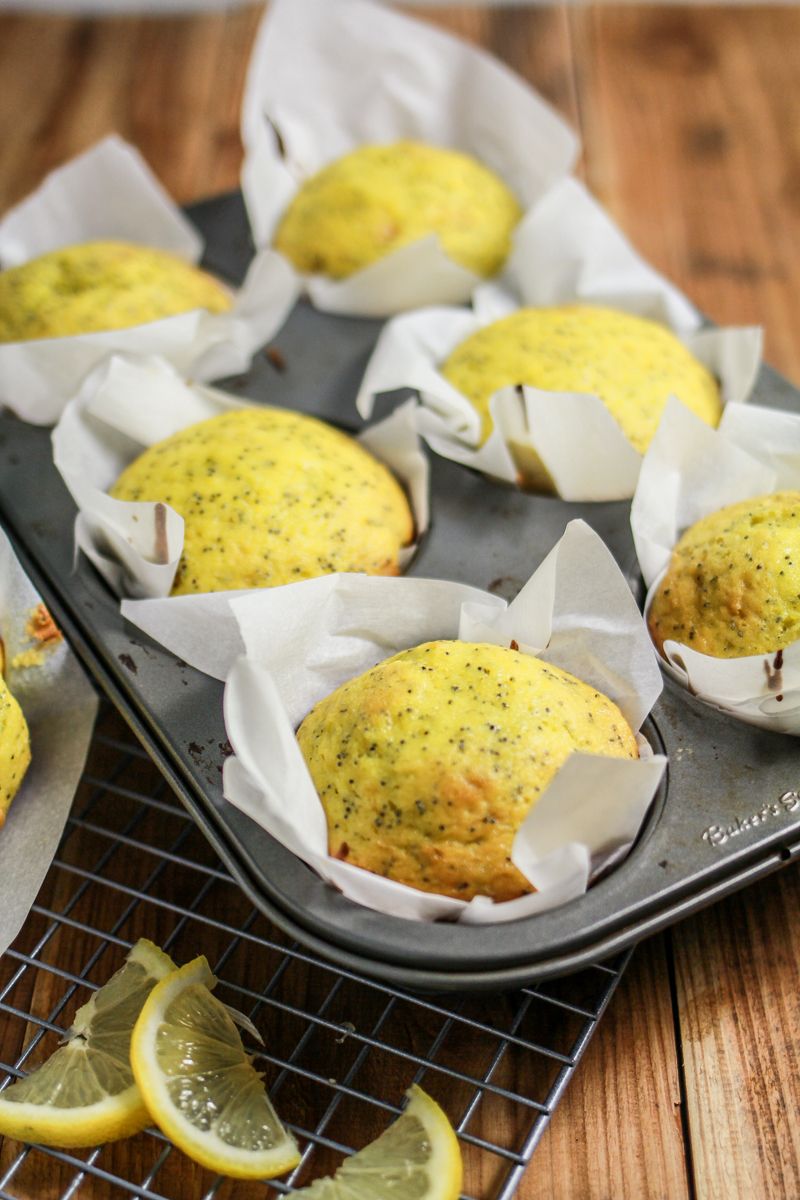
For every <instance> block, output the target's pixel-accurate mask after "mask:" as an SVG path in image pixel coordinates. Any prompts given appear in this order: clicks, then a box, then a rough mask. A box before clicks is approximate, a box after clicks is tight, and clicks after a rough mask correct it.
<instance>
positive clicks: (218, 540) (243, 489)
mask: <svg viewBox="0 0 800 1200" xmlns="http://www.w3.org/2000/svg"><path fill="white" fill-rule="evenodd" d="M111 495H112V496H114V497H116V498H117V499H118V500H150V501H164V502H165V503H167V504H169V505H171V506H172V507H173V508H174V509H175V511H176V512H178V513H179V514H180V516H182V517H183V520H184V544H183V553H182V555H181V560H180V564H179V566H178V570H177V573H176V576H175V582H174V584H173V588H172V594H173V595H174V596H179V595H185V594H187V593H190V592H216V591H224V590H227V589H229V588H256V587H276V586H278V585H279V584H284V583H296V582H297V581H298V580H300V579H310V578H312V577H313V576H316V575H328V574H330V573H332V572H334V571H363V572H365V573H367V574H369V575H397V574H398V573H399V569H400V568H399V558H398V556H399V552H400V549H401V547H403V546H406V545H408V544H409V542H410V541H411V540H412V537H413V532H414V523H413V518H412V515H411V511H410V509H409V506H408V501H407V500H406V497H405V493H404V492H403V489H402V488H401V487H400V484H399V483H398V482H397V480H396V479H395V478H394V476H393V475H392V474H391V472H390V471H389V470H388V469H387V468H386V467H385V466H383V464H382V463H380V462H378V461H377V459H375V458H373V457H372V455H371V454H369V453H368V452H367V451H366V450H364V449H363V448H362V447H361V446H359V444H358V443H357V442H356V441H354V440H353V439H352V438H350V437H347V436H346V435H345V434H343V433H340V432H339V431H338V430H336V429H332V428H331V427H330V426H329V425H325V424H324V423H323V422H322V421H317V420H316V419H315V418H313V417H307V416H303V415H301V414H299V413H293V412H288V411H286V410H285V409H277V408H242V409H234V410H232V411H231V412H226V413H222V414H220V415H219V416H216V417H211V418H210V419H209V420H207V421H200V422H199V423H198V424H196V425H191V426H188V427H187V428H186V429H182V430H180V431H179V432H178V433H175V434H173V435H172V437H169V438H166V439H165V440H164V441H163V442H158V443H157V444H156V445H154V446H151V447H150V448H149V449H148V450H145V452H144V453H143V454H141V455H140V456H139V458H137V459H136V460H135V461H134V462H132V463H131V464H130V466H129V467H127V469H126V470H125V471H123V473H122V475H120V477H119V479H118V480H117V482H116V483H115V484H114V486H113V488H112V489H111Z"/></svg>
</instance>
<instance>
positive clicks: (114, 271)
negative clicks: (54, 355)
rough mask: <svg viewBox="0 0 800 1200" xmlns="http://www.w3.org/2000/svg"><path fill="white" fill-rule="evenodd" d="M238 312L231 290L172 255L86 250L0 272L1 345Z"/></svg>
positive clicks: (122, 248)
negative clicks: (199, 311) (195, 313)
mask: <svg viewBox="0 0 800 1200" xmlns="http://www.w3.org/2000/svg"><path fill="white" fill-rule="evenodd" d="M231 304H232V299H231V295H230V292H229V291H228V289H227V288H226V287H224V286H223V285H222V284H221V283H219V282H218V281H217V280H216V279H214V278H213V277H212V276H211V275H209V274H207V272H205V271H201V270H200V269H199V268H198V267H194V266H192V265H191V264H190V263H187V262H184V260H183V259H181V258H178V257H177V255H174V254H169V253H168V252H167V251H166V250H154V249H152V248H150V247H149V246H137V245H133V244H131V243H128V242H86V243H84V244H83V245H79V246H64V247H63V248H62V249H60V250H51V251H50V253H49V254H43V255H42V256H41V257H40V258H33V259H31V260H30V262H26V263H23V264H22V266H20V267H11V268H10V269H9V270H8V271H3V272H0V342H22V341H31V340H33V339H36V338H51V337H67V336H69V335H72V334H77V333H98V332H102V331H103V330H107V329H127V328H128V327H129V326H131V325H142V324H144V323H145V322H147V321H156V320H158V319H159V318H161V317H171V316H175V315H176V314H177V313H182V312H189V311H190V310H191V309H193V308H205V309H208V310H209V312H225V311H227V310H228V309H229V308H230V307H231Z"/></svg>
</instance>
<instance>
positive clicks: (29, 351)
mask: <svg viewBox="0 0 800 1200" xmlns="http://www.w3.org/2000/svg"><path fill="white" fill-rule="evenodd" d="M106 239H111V240H122V241H130V242H141V243H142V244H144V245H147V246H152V247H155V248H157V249H161V250H169V251H171V252H172V253H173V254H177V255H179V256H180V257H181V258H184V259H187V260H188V261H189V262H193V263H194V262H198V261H199V259H200V257H201V255H202V252H203V241H202V238H201V237H200V235H199V234H198V232H197V230H196V229H195V228H194V226H193V225H192V224H191V223H190V222H189V221H188V220H187V218H186V217H184V216H183V214H182V213H181V211H180V209H179V208H178V207H177V205H176V204H174V202H173V201H172V200H171V199H170V198H169V196H168V195H167V193H166V192H165V191H164V189H163V188H162V187H161V185H160V183H159V182H158V180H157V179H156V178H155V176H154V175H153V174H152V172H151V171H150V169H149V167H148V166H147V164H146V163H145V161H144V159H143V158H142V157H141V156H140V155H139V153H138V151H136V150H135V149H134V147H133V146H130V145H128V144H127V143H126V142H124V141H123V140H122V139H121V138H119V137H117V136H111V137H107V138H104V139H103V140H102V141H100V142H98V143H97V144H96V145H95V146H93V147H92V148H91V149H90V150H88V151H86V153H84V154H81V155H79V156H78V157H77V158H75V159H73V160H72V161H71V162H69V163H67V164H66V166H63V167H60V168H58V170H56V171H53V172H52V173H51V174H50V175H48V177H47V178H46V179H45V181H44V183H42V185H41V186H40V187H39V188H38V189H37V190H36V191H35V192H33V193H32V195H31V196H29V197H28V198H27V199H26V200H23V201H22V203H21V204H18V205H17V206H16V207H15V208H13V209H12V210H11V211H10V212H9V213H7V214H6V216H5V217H4V218H3V220H2V221H0V264H2V266H4V267H11V266H19V265H20V264H21V263H24V262H27V261H28V259H31V258H36V257H38V255H40V254H44V253H45V252H46V251H48V250H55V249H57V248H58V247H59V246H69V245H73V244H75V243H79V242H88V241H97V240H106ZM223 282H224V281H223ZM298 293H299V280H298V277H297V275H296V273H295V272H294V271H293V270H292V269H291V268H290V267H289V265H288V263H287V262H286V260H285V259H284V258H282V257H281V255H279V254H276V253H275V252H274V251H272V250H269V249H266V250H262V251H261V252H260V253H259V254H257V255H256V257H255V258H254V260H253V262H252V263H251V265H250V268H249V270H248V272H247V276H246V278H245V280H244V282H243V284H242V286H241V288H239V290H238V291H237V292H236V293H235V300H234V306H233V308H232V309H231V310H230V312H227V313H210V312H207V311H206V310H204V309H194V310H193V311H191V312H187V313H180V314H178V315H177V316H174V317H165V318H163V319H162V320H158V321H150V322H147V323H146V324H143V325H136V326H133V327H132V328H130V329H119V330H109V331H106V332H102V333H86V334H80V335H75V336H71V337H60V338H43V339H36V340H33V341H27V342H8V343H3V344H0V404H5V405H7V406H8V407H9V408H11V409H12V410H13V411H14V412H15V413H16V414H17V415H18V416H20V417H22V418H23V419H24V420H26V421H31V422H33V423H34V424H36V425H48V424H52V423H53V422H54V421H56V420H57V419H58V417H59V415H60V413H61V411H62V409H63V407H64V405H65V404H66V402H67V400H68V399H69V398H70V397H71V396H73V395H74V394H75V392H76V391H77V390H78V388H79V386H80V384H81V382H82V381H83V379H84V378H85V377H86V375H87V374H88V373H89V371H91V370H92V368H93V367H95V366H96V365H97V364H98V363H100V362H101V361H102V360H103V359H106V358H108V357H109V356H110V355H112V354H115V353H127V354H160V355H162V356H163V357H164V358H166V359H168V360H169V361H170V362H172V363H173V364H174V366H175V367H176V368H177V369H178V370H179V371H181V373H182V374H184V375H186V376H192V377H193V378H195V379H197V380H201V381H205V380H210V379H219V378H221V377H222V376H225V375H233V374H237V373H239V372H241V371H244V370H246V369H247V367H248V366H249V364H250V359H251V358H252V355H253V353H254V352H255V350H257V349H258V347H259V346H262V345H264V343H265V342H267V341H269V339H270V338H271V337H272V335H273V334H274V333H275V332H276V331H277V330H278V329H279V328H280V327H281V325H283V323H284V321H285V320H286V318H287V316H288V315H289V312H290V310H291V308H292V306H293V305H294V302H295V300H296V299H297V296H298Z"/></svg>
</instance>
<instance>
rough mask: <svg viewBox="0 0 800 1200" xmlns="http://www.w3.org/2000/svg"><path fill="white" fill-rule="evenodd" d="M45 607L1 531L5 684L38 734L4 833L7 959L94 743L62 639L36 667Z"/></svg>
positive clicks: (93, 700) (2, 920)
mask: <svg viewBox="0 0 800 1200" xmlns="http://www.w3.org/2000/svg"><path fill="white" fill-rule="evenodd" d="M40 603H41V596H39V594H38V593H37V592H36V591H35V590H34V588H33V586H32V584H31V582H30V580H29V579H28V577H27V576H26V575H25V573H24V571H23V570H22V567H21V566H20V564H19V562H18V560H17V558H16V555H15V554H14V551H13V549H12V547H11V543H10V542H9V541H8V538H7V537H6V535H5V534H4V533H3V532H2V530H0V637H2V640H3V645H4V649H5V658H6V680H7V682H8V685H9V687H10V689H11V691H12V693H13V694H14V696H16V698H17V700H18V701H19V703H20V705H21V706H22V710H23V712H24V714H25V719H26V721H27V722H28V728H29V730H30V734H31V755H32V757H31V765H30V767H29V768H28V772H27V774H26V776H25V778H24V780H23V782H22V785H21V787H20V789H19V791H18V792H17V795H16V796H15V798H14V800H13V801H12V803H11V808H10V809H9V811H8V816H7V818H6V822H5V824H4V826H3V828H2V829H0V954H4V953H5V951H6V950H7V949H8V947H9V945H10V944H11V942H12V941H13V940H14V938H15V937H16V936H17V934H18V932H19V930H20V928H21V927H22V923H23V921H24V920H25V918H26V916H27V915H28V912H29V911H30V907H31V905H32V904H33V902H34V900H35V899H36V895H37V893H38V891H39V888H40V887H41V885H42V881H43V880H44V877H45V875H46V874H47V869H48V867H49V866H50V862H51V860H52V858H53V855H54V854H55V852H56V848H57V846H58V842H59V839H60V837H61V833H62V831H63V829H64V823H65V821H66V819H67V816H68V814H69V810H70V807H71V806H72V801H73V797H74V795H75V789H76V787H77V786H78V781H79V779H80V776H81V771H82V770H83V766H84V762H85V761H86V755H87V752H88V750H89V745H90V742H91V738H92V729H93V728H94V721H95V716H96V715H97V697H96V695H95V693H94V690H93V689H92V687H91V685H90V684H89V683H88V681H87V679H86V678H85V676H84V674H83V672H82V670H81V668H80V667H79V666H78V663H77V660H76V659H75V656H74V654H73V653H72V651H71V650H70V648H69V647H68V646H67V644H66V642H64V641H63V640H62V641H61V642H59V643H58V644H57V645H53V646H52V647H48V648H44V649H42V650H41V651H40V653H39V655H37V659H38V661H37V662H36V663H35V664H34V665H31V666H27V667H25V666H22V665H15V664H14V659H15V657H16V656H17V655H19V654H25V653H27V652H28V651H30V650H35V649H36V647H37V646H38V643H37V642H36V641H35V640H34V639H33V638H31V636H30V635H29V634H28V633H27V631H26V628H25V627H26V624H27V622H28V620H29V619H30V616H31V614H32V612H33V610H34V609H35V608H36V607H37V605H39V604H40Z"/></svg>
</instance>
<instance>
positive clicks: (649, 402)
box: [440, 304, 722, 454]
mask: <svg viewBox="0 0 800 1200" xmlns="http://www.w3.org/2000/svg"><path fill="white" fill-rule="evenodd" d="M440 370H441V372H442V374H443V375H444V376H445V378H446V379H448V380H449V381H450V382H451V383H452V384H453V385H454V386H455V387H457V388H458V390H459V391H460V392H462V393H463V395H465V396H466V397H467V399H468V400H470V401H471V402H472V404H474V406H475V408H476V409H477V410H478V412H479V414H480V417H481V422H482V426H483V429H482V434H483V440H484V441H485V440H486V438H487V437H488V436H489V434H490V433H491V429H492V419H491V416H490V414H489V400H490V398H491V396H492V395H493V394H494V393H495V392H496V391H498V390H499V389H500V388H504V387H514V386H518V385H522V384H528V385H530V386H531V387H535V388H540V389H542V390H543V391H554V392H581V393H587V394H590V395H594V396H598V397H599V398H600V399H601V400H602V401H603V403H604V404H605V406H606V408H607V409H608V410H609V412H610V413H611V415H612V416H613V417H614V419H615V420H616V421H617V423H618V424H619V426H620V428H621V429H622V432H623V433H624V434H625V436H626V437H627V439H628V440H629V441H630V442H631V444H632V445H633V446H634V448H635V449H636V450H638V451H639V453H640V454H643V453H644V452H645V450H646V449H647V447H648V446H649V445H650V442H651V440H652V438H653V435H654V434H655V431H656V429H657V428H658V424H659V422H660V420H661V414H662V412H663V410H664V406H665V405H666V402H667V399H668V398H669V397H670V396H677V397H678V399H679V400H681V401H682V402H683V403H684V404H685V405H686V406H687V408H690V409H691V410H692V412H694V413H696V415H697V416H698V417H700V418H702V420H704V421H706V422H707V424H709V425H716V424H717V422H718V421H719V418H720V414H721V412H722V405H721V401H720V394H719V387H718V385H717V382H716V380H715V379H714V377H713V376H712V375H711V373H710V372H709V371H708V370H706V368H705V367H704V366H703V365H702V363H699V362H698V361H697V359H696V358H695V357H694V356H693V355H692V354H690V352H689V351H688V350H687V349H686V347H685V346H683V345H682V343H681V342H680V341H679V340H678V338H677V337H676V336H675V334H674V333H671V332H670V330H669V329H667V328H666V327H665V326H663V325H659V324H658V323H657V322H656V321H649V320H646V319H645V318H644V317H635V316H631V315H630V314H629V313H623V312H617V311H615V310H614V309H610V308H596V307H593V306H590V305H581V304H572V305H567V306H565V307H557V308H521V309H519V310H518V311H517V312H515V313H512V314H511V315H510V316H508V317H503V318H502V319H501V320H499V321H494V322H492V324H491V325H486V326H484V327H483V329H479V330H478V331H477V332H476V333H473V334H472V335H471V336H470V337H468V338H467V339H466V340H465V341H463V342H462V343H461V344H460V345H459V346H456V348H455V350H453V352H452V353H451V354H450V355H449V357H448V358H447V359H446V360H445V362H444V363H443V364H442V365H441V367H440Z"/></svg>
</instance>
